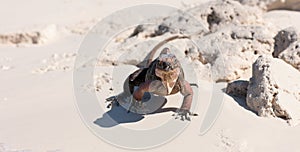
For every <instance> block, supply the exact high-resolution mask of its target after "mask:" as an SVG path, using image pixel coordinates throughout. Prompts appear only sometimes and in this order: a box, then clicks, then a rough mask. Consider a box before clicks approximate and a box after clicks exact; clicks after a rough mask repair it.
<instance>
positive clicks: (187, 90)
mask: <svg viewBox="0 0 300 152" xmlns="http://www.w3.org/2000/svg"><path fill="white" fill-rule="evenodd" d="M181 86H182V87H181V90H180V93H181V94H182V95H183V96H184V97H183V102H182V105H181V107H180V109H178V110H177V112H176V113H177V115H176V117H175V119H178V118H180V119H181V120H183V121H184V120H188V121H190V120H191V119H190V117H189V116H197V114H195V113H192V112H190V109H191V106H192V101H193V89H192V87H191V85H190V83H189V82H187V81H186V80H183V82H182V85H181ZM188 115H189V116H188Z"/></svg>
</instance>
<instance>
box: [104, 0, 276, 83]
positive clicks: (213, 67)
mask: <svg viewBox="0 0 300 152" xmlns="http://www.w3.org/2000/svg"><path fill="white" fill-rule="evenodd" d="M261 13H262V11H261V10H260V9H259V8H257V7H250V6H244V5H241V4H240V3H239V2H236V1H230V0H222V1H213V2H208V3H206V4H203V5H200V6H196V7H194V8H191V9H189V10H187V13H182V12H179V11H178V12H174V13H172V14H171V15H169V16H166V17H163V18H162V19H161V22H160V23H158V24H157V25H143V26H141V25H139V26H137V27H136V28H133V29H130V31H129V32H124V33H125V34H124V33H123V35H120V36H117V38H116V40H115V41H113V43H111V44H109V45H108V46H107V48H106V50H105V51H104V53H103V55H102V56H101V58H100V59H99V61H100V62H101V64H107V63H108V64H112V63H116V64H130V65H137V64H139V63H141V62H142V61H143V60H144V59H145V58H146V56H147V55H148V53H149V51H150V50H151V49H152V48H153V47H154V46H155V45H156V44H158V43H159V42H161V41H163V40H165V39H167V38H169V37H171V36H174V35H178V34H184V35H188V36H190V37H191V39H177V40H174V41H172V42H169V43H168V44H166V45H165V46H169V47H173V48H174V49H173V50H176V51H175V52H174V53H175V54H176V56H177V57H178V58H179V59H186V58H187V59H188V60H189V61H190V62H200V63H202V64H203V65H205V66H198V67H196V68H199V69H197V70H196V71H199V73H206V72H207V71H209V72H210V73H208V74H207V75H208V77H205V79H206V80H209V81H210V80H213V81H214V82H229V81H232V80H236V79H239V78H245V79H248V78H249V77H250V75H251V70H250V69H251V64H252V63H253V62H254V61H255V60H256V58H257V57H258V56H259V55H262V54H271V53H272V52H273V49H274V39H273V38H274V36H275V35H276V33H277V32H276V31H275V30H274V29H275V27H272V26H269V25H268V26H266V24H265V23H264V22H263V21H262V16H261ZM195 20H196V21H195ZM141 27H142V28H141ZM126 34H127V35H126ZM120 37H123V38H122V41H118V40H117V39H120ZM163 47H164V46H162V47H161V49H162V48H163ZM115 50H118V51H115ZM112 52H113V53H112ZM112 54H113V55H112Z"/></svg>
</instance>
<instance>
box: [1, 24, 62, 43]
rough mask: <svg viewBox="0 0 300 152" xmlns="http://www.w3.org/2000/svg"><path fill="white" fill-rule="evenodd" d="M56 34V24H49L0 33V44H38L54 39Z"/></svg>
mask: <svg viewBox="0 0 300 152" xmlns="http://www.w3.org/2000/svg"><path fill="white" fill-rule="evenodd" d="M57 34H58V29H57V25H55V24H51V25H48V26H46V27H43V28H39V29H35V30H31V31H19V32H12V33H0V44H5V45H11V44H13V45H16V46H19V45H24V44H27V45H28V44H29V45H38V44H44V43H46V42H48V41H50V40H53V39H55V37H56V36H57Z"/></svg>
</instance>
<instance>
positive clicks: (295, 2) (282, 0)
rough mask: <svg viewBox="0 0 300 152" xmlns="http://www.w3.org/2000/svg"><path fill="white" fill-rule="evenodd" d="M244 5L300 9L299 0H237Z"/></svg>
mask: <svg viewBox="0 0 300 152" xmlns="http://www.w3.org/2000/svg"><path fill="white" fill-rule="evenodd" d="M237 1H239V2H240V3H241V4H243V5H249V6H259V7H261V8H263V9H265V10H268V11H271V10H282V9H285V10H295V11H299V10H300V1H299V0H237Z"/></svg>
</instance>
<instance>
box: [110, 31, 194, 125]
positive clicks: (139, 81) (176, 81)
mask: <svg viewBox="0 0 300 152" xmlns="http://www.w3.org/2000/svg"><path fill="white" fill-rule="evenodd" d="M182 38H189V37H188V36H184V35H176V36H172V37H170V38H167V39H165V40H164V41H162V42H160V43H159V44H157V45H156V46H155V47H154V48H153V49H152V50H151V52H150V54H149V59H148V61H147V63H146V67H144V68H140V69H138V70H136V71H135V72H133V73H132V74H130V75H129V77H128V78H127V83H126V82H125V83H124V92H125V94H129V95H132V98H131V99H132V100H131V103H130V107H129V109H128V111H130V110H131V107H132V106H137V105H141V100H142V97H143V96H144V93H145V92H151V93H154V94H157V95H160V96H168V95H172V94H176V93H178V92H180V93H181V94H182V95H183V96H184V98H183V103H182V105H181V107H180V108H179V109H178V110H177V112H176V113H177V116H176V117H175V118H179V117H180V118H181V120H184V119H186V120H190V118H189V116H188V115H190V116H196V115H197V114H194V113H191V112H190V108H191V105H192V99H193V90H192V88H191V85H190V83H189V82H187V81H186V80H185V79H184V73H183V69H182V67H181V65H180V63H179V61H178V59H177V58H176V56H175V55H174V54H172V53H171V51H170V49H169V48H164V49H163V50H162V51H161V53H160V55H159V56H158V57H157V58H156V59H155V60H154V61H153V56H154V54H155V53H156V52H157V50H158V49H159V48H160V47H161V46H162V45H164V44H165V43H167V42H169V41H172V40H175V39H182ZM127 85H128V86H127ZM135 87H138V88H137V89H136V90H134V89H135ZM106 101H107V102H110V103H109V105H108V108H109V107H110V106H111V105H113V103H116V104H117V105H119V103H118V96H113V97H110V98H107V99H106Z"/></svg>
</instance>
